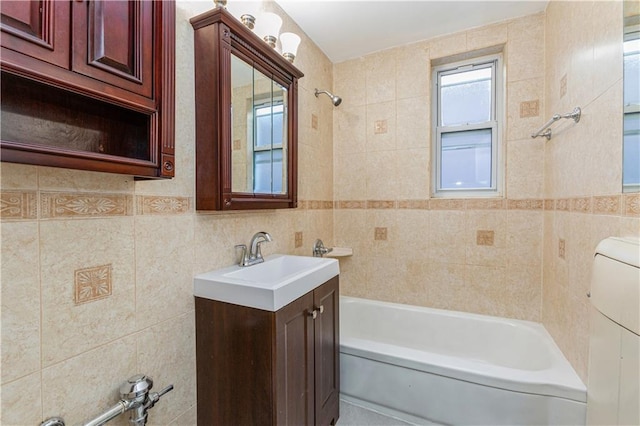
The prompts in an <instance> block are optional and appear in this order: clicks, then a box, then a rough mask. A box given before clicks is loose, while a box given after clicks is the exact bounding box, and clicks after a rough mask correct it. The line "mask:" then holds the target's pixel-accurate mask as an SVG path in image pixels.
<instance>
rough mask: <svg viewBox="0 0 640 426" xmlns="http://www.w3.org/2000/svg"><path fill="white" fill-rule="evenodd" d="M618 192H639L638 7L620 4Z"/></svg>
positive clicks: (639, 19)
mask: <svg viewBox="0 0 640 426" xmlns="http://www.w3.org/2000/svg"><path fill="white" fill-rule="evenodd" d="M623 52H624V78H623V81H624V92H623V93H624V94H623V98H624V105H623V108H624V118H623V123H624V124H623V126H624V127H623V135H624V136H623V149H622V151H623V163H622V192H638V191H640V6H639V4H638V2H637V1H625V2H624V44H623Z"/></svg>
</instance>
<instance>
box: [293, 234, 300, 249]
mask: <svg viewBox="0 0 640 426" xmlns="http://www.w3.org/2000/svg"><path fill="white" fill-rule="evenodd" d="M294 238H295V248H300V247H302V231H298V232H296V233H295V237H294Z"/></svg>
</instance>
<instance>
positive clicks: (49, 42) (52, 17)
mask: <svg viewBox="0 0 640 426" xmlns="http://www.w3.org/2000/svg"><path fill="white" fill-rule="evenodd" d="M69 13H70V3H69V2H68V1H61V0H58V1H55V0H42V1H37V0H30V1H24V0H18V1H6V0H3V1H2V2H0V16H1V19H0V28H1V29H2V46H3V47H6V48H8V49H11V50H15V51H16V52H20V53H22V54H24V55H27V56H31V57H34V58H37V59H39V60H41V61H45V62H49V63H52V64H55V65H58V66H61V67H64V68H68V67H69V48H68V46H69V26H70V16H69Z"/></svg>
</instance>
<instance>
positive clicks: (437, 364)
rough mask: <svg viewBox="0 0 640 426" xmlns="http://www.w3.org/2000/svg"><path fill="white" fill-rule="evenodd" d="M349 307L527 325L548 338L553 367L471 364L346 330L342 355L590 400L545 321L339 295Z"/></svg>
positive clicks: (341, 347) (547, 343)
mask: <svg viewBox="0 0 640 426" xmlns="http://www.w3.org/2000/svg"><path fill="white" fill-rule="evenodd" d="M346 303H364V304H369V305H378V306H386V307H392V308H396V309H410V310H414V311H418V312H420V311H425V312H429V313H433V314H437V315H444V316H449V317H451V316H453V317H465V318H471V319H476V320H484V321H487V320H490V321H498V322H503V323H507V324H511V325H514V326H517V327H527V328H529V329H532V330H533V331H535V332H536V334H539V335H541V336H542V337H543V338H544V341H545V344H546V345H547V349H548V350H549V351H550V353H551V355H552V365H551V366H550V367H549V368H546V369H542V370H521V369H517V368H511V367H505V366H500V365H495V364H490V363H487V362H482V361H477V360H468V359H464V358H461V357H455V356H451V355H443V354H437V353H432V352H424V351H421V350H416V349H411V348H405V347H398V346H396V345H390V344H386V343H382V342H378V341H373V340H367V339H360V338H355V337H351V336H348V335H347V334H346V333H344V332H343V331H342V330H341V332H340V352H342V353H345V354H350V355H354V356H358V357H362V358H369V359H374V360H376V361H379V362H384V363H387V364H393V365H400V366H402V367H405V368H409V369H413V370H418V371H424V372H427V373H431V374H437V375H440V376H446V377H451V378H454V379H457V380H462V381H467V382H472V383H477V384H480V385H484V386H490V387H495V388H500V389H507V390H511V391H514V392H521V393H529V394H534V395H541V396H550V397H558V398H565V399H570V400H573V401H576V402H583V403H586V401H587V388H586V386H585V384H584V383H583V382H582V380H581V379H580V378H579V377H578V375H577V373H576V372H575V370H574V369H573V367H572V366H571V364H570V363H569V361H568V360H567V359H566V358H565V356H564V354H563V353H562V351H561V350H560V348H559V347H558V346H557V344H556V343H555V341H554V340H553V338H552V337H551V335H550V334H549V332H548V331H547V330H546V328H545V327H544V326H543V325H542V324H541V323H537V322H533V321H526V320H518V319H511V318H502V317H496V316H491V315H482V314H475V313H468V312H460V311H452V310H446V309H438V308H430V307H423V306H415V305H405V304H400V303H393V302H385V301H378V300H371V299H363V298H358V297H352V296H340V304H341V306H340V309H341V310H343V308H344V306H345V304H346ZM344 317H345V316H342V318H344ZM342 318H341V320H342Z"/></svg>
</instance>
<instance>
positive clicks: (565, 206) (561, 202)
mask: <svg viewBox="0 0 640 426" xmlns="http://www.w3.org/2000/svg"><path fill="white" fill-rule="evenodd" d="M570 207H571V200H569V199H568V198H560V199H558V200H556V210H560V211H563V212H568V211H569V210H570Z"/></svg>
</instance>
